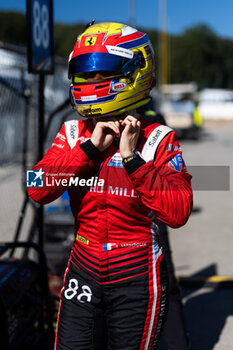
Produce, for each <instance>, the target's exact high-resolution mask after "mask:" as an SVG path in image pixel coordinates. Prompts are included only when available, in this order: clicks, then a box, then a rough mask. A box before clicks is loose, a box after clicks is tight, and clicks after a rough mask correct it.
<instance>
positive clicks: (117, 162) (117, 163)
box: [107, 152, 124, 168]
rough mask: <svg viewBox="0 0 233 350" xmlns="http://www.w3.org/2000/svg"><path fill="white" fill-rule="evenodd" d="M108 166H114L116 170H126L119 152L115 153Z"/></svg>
mask: <svg viewBox="0 0 233 350" xmlns="http://www.w3.org/2000/svg"><path fill="white" fill-rule="evenodd" d="M107 166H113V167H114V168H124V165H123V164H122V157H121V155H120V153H119V152H117V153H115V154H114V155H113V156H112V158H111V159H110V161H109V162H108V164H107Z"/></svg>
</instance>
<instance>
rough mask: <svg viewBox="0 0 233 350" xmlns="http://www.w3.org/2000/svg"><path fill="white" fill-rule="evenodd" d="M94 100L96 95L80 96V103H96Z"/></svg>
mask: <svg viewBox="0 0 233 350" xmlns="http://www.w3.org/2000/svg"><path fill="white" fill-rule="evenodd" d="M96 100H97V96H96V95H90V96H81V101H96Z"/></svg>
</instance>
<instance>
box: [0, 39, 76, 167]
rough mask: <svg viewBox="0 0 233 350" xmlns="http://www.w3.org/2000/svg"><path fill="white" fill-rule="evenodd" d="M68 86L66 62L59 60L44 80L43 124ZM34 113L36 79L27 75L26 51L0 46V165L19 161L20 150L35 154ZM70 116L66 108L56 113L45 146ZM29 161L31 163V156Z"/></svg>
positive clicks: (36, 95) (61, 98)
mask: <svg viewBox="0 0 233 350" xmlns="http://www.w3.org/2000/svg"><path fill="white" fill-rule="evenodd" d="M68 87H69V81H68V79H67V67H66V63H64V62H62V61H61V60H60V62H57V63H56V66H55V74H54V75H48V76H46V79H45V90H44V94H45V123H47V121H48V119H49V116H50V115H51V114H53V112H54V111H55V110H56V109H57V108H58V107H59V106H61V105H62V104H63V103H64V101H66V100H67V98H68ZM37 110H38V76H37V75H32V74H28V73H27V56H26V49H25V48H21V47H16V46H12V45H7V44H5V43H0V165H2V164H6V163H7V164H9V163H16V162H17V163H18V162H21V161H22V157H23V153H24V151H25V152H28V151H29V150H30V155H32V154H35V152H36V149H37V143H38V142H37V128H38V125H37ZM71 113H72V110H71V108H70V107H69V106H68V105H67V107H64V108H61V109H60V111H59V112H58V113H56V118H53V121H52V124H53V127H52V128H50V131H49V133H48V137H47V143H46V146H47V147H48V145H49V143H50V142H51V139H53V137H54V136H55V134H56V132H57V129H58V127H59V125H60V123H61V120H62V119H63V118H64V115H65V116H67V115H69V114H71ZM46 146H45V148H46ZM25 148H26V149H25ZM30 158H33V160H34V156H32V157H30ZM33 160H32V162H33Z"/></svg>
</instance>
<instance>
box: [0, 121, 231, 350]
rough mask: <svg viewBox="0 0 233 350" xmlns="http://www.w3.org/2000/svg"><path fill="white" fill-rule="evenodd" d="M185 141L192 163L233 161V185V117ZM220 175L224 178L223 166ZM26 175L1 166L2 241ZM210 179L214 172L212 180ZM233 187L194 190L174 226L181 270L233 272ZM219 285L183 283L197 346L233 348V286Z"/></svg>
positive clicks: (10, 231)
mask: <svg viewBox="0 0 233 350" xmlns="http://www.w3.org/2000/svg"><path fill="white" fill-rule="evenodd" d="M181 145H182V148H183V155H184V158H185V161H186V163H187V165H188V166H189V165H190V166H200V165H201V166H207V165H215V166H220V165H222V166H223V165H224V166H230V168H231V172H230V182H231V185H232V180H233V171H232V169H233V156H232V150H233V123H224V124H219V123H214V122H211V124H210V123H208V124H206V125H205V129H204V133H203V137H202V138H201V140H199V141H189V140H184V141H181ZM203 176H206V175H203ZM208 176H209V175H208ZM218 176H219V177H220V180H221V172H220V173H218ZM21 180H22V175H21V168H20V166H8V167H2V168H0V193H1V196H0V222H1V231H0V237H1V238H0V240H1V241H10V240H12V239H13V237H14V233H15V228H16V223H17V220H18V216H19V212H20V208H21V205H22V202H23V192H22V187H21ZM194 180H195V179H194ZM205 180H206V179H205ZM210 180H211V177H210V178H209V177H208V179H207V183H208V181H210ZM224 181H226V180H225V178H224ZM220 182H221V181H220ZM194 183H195V181H194ZM231 187H232V186H231ZM232 192H233V190H232V189H230V190H228V191H213V190H212V191H203V190H202V191H197V190H196V191H194V212H193V214H192V215H191V218H190V220H189V222H188V223H187V224H186V226H184V227H183V228H180V229H178V230H172V229H170V239H171V245H172V249H173V258H174V262H175V266H176V272H177V275H178V276H181V277H185V276H187V277H192V276H195V275H201V276H212V275H227V276H233V258H232V250H233V234H232V216H233V193H232ZM31 220H32V210H31V208H30V207H29V208H28V211H27V214H26V220H25V223H24V225H23V230H22V236H21V239H24V238H25V237H26V234H27V232H28V229H29V227H30V223H31ZM219 286H220V285H218V284H210V285H202V286H198V285H193V286H192V287H191V288H190V289H189V288H187V287H185V288H183V289H182V293H183V301H184V305H185V317H186V322H187V327H188V330H189V333H190V337H191V340H192V344H193V350H211V349H214V350H230V349H231V350H232V349H233V332H232V329H233V288H229V289H226V288H222V289H221V288H219Z"/></svg>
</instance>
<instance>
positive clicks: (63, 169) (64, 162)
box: [28, 124, 101, 204]
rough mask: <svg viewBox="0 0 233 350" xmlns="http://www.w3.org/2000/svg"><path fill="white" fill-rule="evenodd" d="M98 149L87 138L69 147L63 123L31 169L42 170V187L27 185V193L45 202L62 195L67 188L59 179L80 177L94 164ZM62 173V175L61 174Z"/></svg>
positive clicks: (34, 198)
mask: <svg viewBox="0 0 233 350" xmlns="http://www.w3.org/2000/svg"><path fill="white" fill-rule="evenodd" d="M100 153H101V152H100V151H99V150H98V149H97V147H95V146H94V145H93V143H92V142H91V141H90V140H88V141H86V142H84V143H80V141H78V142H77V143H76V145H75V146H74V147H73V148H72V149H71V147H70V145H69V143H68V141H67V136H66V129H65V125H64V124H63V126H62V128H61V130H60V131H59V133H58V134H57V136H56V138H55V140H54V142H53V144H52V147H51V148H50V149H49V150H48V152H47V153H46V154H45V155H44V157H43V159H42V160H41V161H39V162H38V163H37V164H36V165H35V166H34V167H33V170H39V169H42V170H43V171H44V187H29V188H28V194H29V196H30V197H31V198H32V199H33V200H34V201H36V202H38V203H40V204H47V203H50V202H52V201H54V200H55V199H57V198H58V197H60V196H61V195H62V193H63V192H65V191H66V190H67V188H68V187H67V186H62V184H61V180H63V179H66V180H67V181H69V178H70V177H71V176H76V177H79V178H81V177H82V176H84V175H85V174H87V172H88V171H89V170H91V169H92V168H93V167H94V166H95V165H96V159H97V157H98V156H99V155H100ZM62 174H63V175H62ZM46 177H48V179H49V181H48V183H50V184H51V183H52V181H51V178H52V177H53V178H54V179H56V183H54V185H52V186H50V185H49V186H47V185H46Z"/></svg>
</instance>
